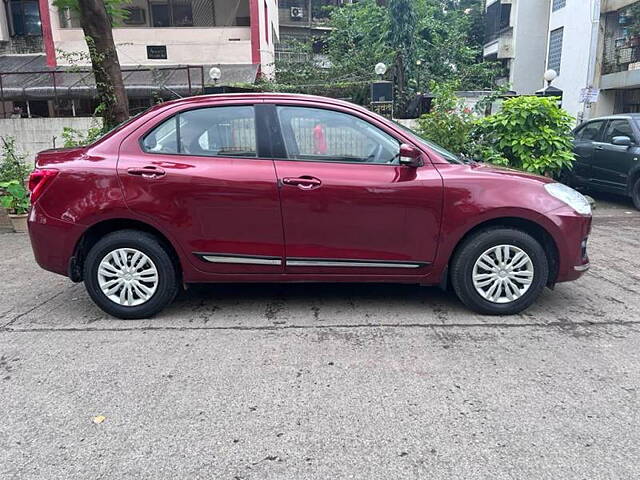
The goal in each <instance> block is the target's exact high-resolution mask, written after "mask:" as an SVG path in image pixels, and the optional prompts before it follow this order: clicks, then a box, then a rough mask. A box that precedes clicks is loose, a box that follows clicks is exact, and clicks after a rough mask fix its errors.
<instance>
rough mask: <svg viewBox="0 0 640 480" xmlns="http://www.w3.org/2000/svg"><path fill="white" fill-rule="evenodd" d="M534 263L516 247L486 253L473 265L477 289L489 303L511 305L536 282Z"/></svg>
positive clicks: (489, 250) (508, 246) (497, 247)
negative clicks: (534, 280)
mask: <svg viewBox="0 0 640 480" xmlns="http://www.w3.org/2000/svg"><path fill="white" fill-rule="evenodd" d="M533 274H534V270H533V262H532V261H531V258H530V257H529V255H527V253H526V252H525V251H524V250H522V249H520V248H518V247H515V246H513V245H498V246H495V247H491V248H490V249H488V250H487V251H485V252H484V253H483V254H482V255H480V257H479V258H478V260H476V263H475V264H474V266H473V274H472V277H473V286H474V287H475V289H476V292H478V293H479V294H480V296H482V298H484V299H485V300H488V301H490V302H493V303H510V302H513V301H515V300H517V299H519V298H520V297H522V295H524V294H525V293H526V292H527V290H529V287H531V283H532V282H533Z"/></svg>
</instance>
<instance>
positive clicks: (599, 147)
mask: <svg viewBox="0 0 640 480" xmlns="http://www.w3.org/2000/svg"><path fill="white" fill-rule="evenodd" d="M596 150H604V147H603V146H602V145H596Z"/></svg>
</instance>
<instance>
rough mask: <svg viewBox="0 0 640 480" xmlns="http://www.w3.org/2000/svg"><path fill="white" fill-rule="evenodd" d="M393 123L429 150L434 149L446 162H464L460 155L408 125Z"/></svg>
mask: <svg viewBox="0 0 640 480" xmlns="http://www.w3.org/2000/svg"><path fill="white" fill-rule="evenodd" d="M394 123H395V124H396V125H397V126H398V127H400V128H401V129H402V130H404V131H405V132H407V133H408V134H409V135H411V136H412V137H413V138H414V139H415V140H416V141H417V142H418V143H422V144H423V145H425V146H426V147H427V148H429V149H430V150H433V151H435V152H436V153H437V154H438V155H440V156H441V157H442V158H444V159H445V160H446V161H447V162H449V163H464V162H463V161H462V159H461V158H460V156H458V155H456V154H454V153H451V152H450V151H449V150H447V149H446V148H443V147H441V146H440V145H438V144H436V143H433V142H432V141H431V140H427V139H426V138H424V137H423V136H422V135H419V134H418V133H417V132H415V131H414V130H411V129H410V128H409V127H405V126H404V125H402V124H401V123H398V122H394Z"/></svg>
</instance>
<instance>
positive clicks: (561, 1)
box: [552, 0, 567, 12]
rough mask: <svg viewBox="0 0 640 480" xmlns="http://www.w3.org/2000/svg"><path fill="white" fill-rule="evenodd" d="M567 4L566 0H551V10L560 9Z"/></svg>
mask: <svg viewBox="0 0 640 480" xmlns="http://www.w3.org/2000/svg"><path fill="white" fill-rule="evenodd" d="M566 6H567V0H553V7H552V8H553V11H554V12H555V11H556V10H560V9H561V8H564V7H566Z"/></svg>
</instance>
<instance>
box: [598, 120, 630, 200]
mask: <svg viewBox="0 0 640 480" xmlns="http://www.w3.org/2000/svg"><path fill="white" fill-rule="evenodd" d="M615 137H629V138H630V139H631V141H632V142H633V145H631V146H624V145H614V144H613V139H614V138H615ZM638 153H639V148H638V141H637V138H636V134H635V132H634V130H633V127H632V126H631V122H630V120H628V119H626V118H621V119H615V120H609V122H608V123H607V126H606V127H605V129H604V135H603V138H602V142H601V143H599V144H597V145H596V147H595V153H594V159H593V162H592V165H593V170H592V174H593V175H592V176H593V178H592V183H593V184H594V185H597V186H598V187H600V188H602V189H606V190H611V191H620V192H626V190H627V180H628V175H629V171H630V170H631V168H632V167H633V165H634V163H635V162H636V161H637V159H638Z"/></svg>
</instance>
